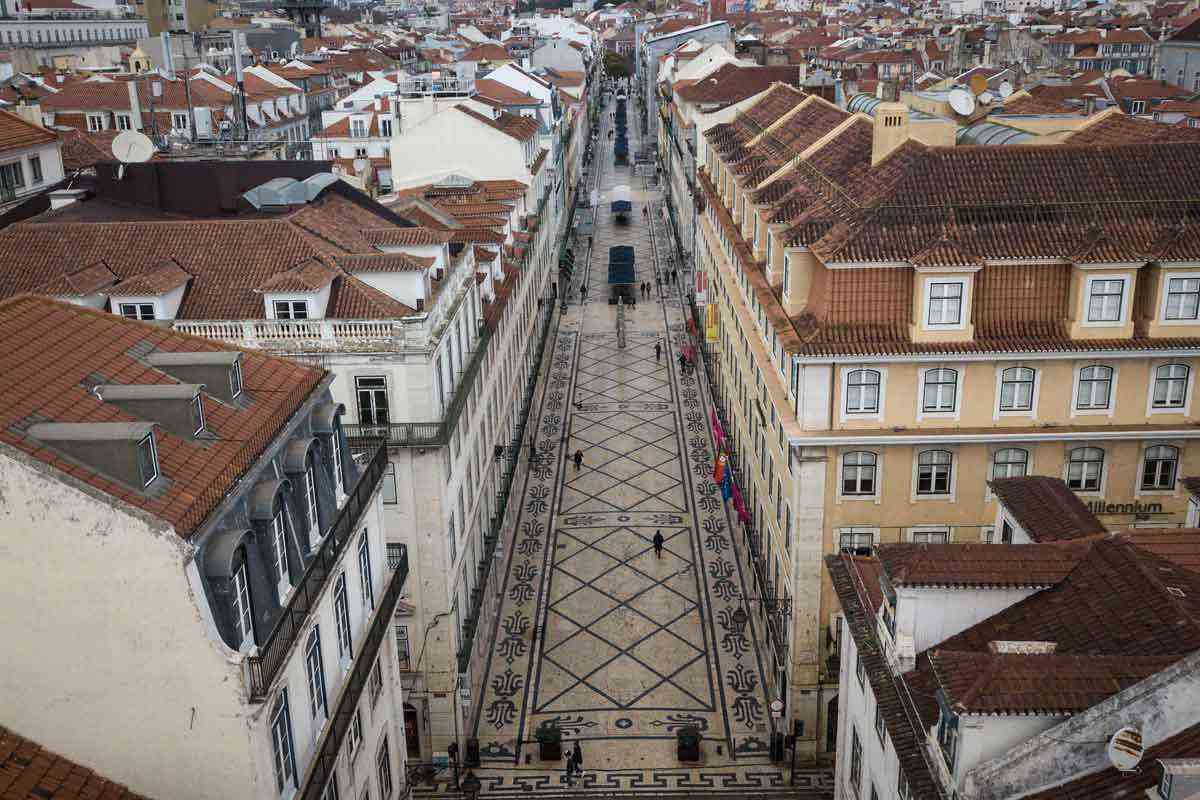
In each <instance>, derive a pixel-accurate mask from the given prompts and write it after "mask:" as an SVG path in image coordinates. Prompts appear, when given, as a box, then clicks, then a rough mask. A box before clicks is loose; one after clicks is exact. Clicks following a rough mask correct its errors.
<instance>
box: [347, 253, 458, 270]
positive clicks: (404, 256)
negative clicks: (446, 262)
mask: <svg viewBox="0 0 1200 800" xmlns="http://www.w3.org/2000/svg"><path fill="white" fill-rule="evenodd" d="M334 260H335V262H336V263H337V265H338V266H339V267H341V268H342V269H344V270H346V272H424V271H425V270H427V269H429V268H430V267H432V266H433V264H434V262H436V261H437V259H436V258H434V257H433V256H430V257H428V258H420V257H418V256H414V255H409V254H408V253H377V254H370V255H347V256H337V257H336V258H335V259H334Z"/></svg>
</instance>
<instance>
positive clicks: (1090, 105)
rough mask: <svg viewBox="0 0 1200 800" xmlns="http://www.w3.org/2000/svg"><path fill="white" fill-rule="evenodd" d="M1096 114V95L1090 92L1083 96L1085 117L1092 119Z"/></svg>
mask: <svg viewBox="0 0 1200 800" xmlns="http://www.w3.org/2000/svg"><path fill="white" fill-rule="evenodd" d="M1095 113H1096V95H1094V94H1092V93H1091V92H1088V93H1087V94H1085V95H1084V96H1083V115H1084V116H1085V117H1090V116H1091V115H1092V114H1095Z"/></svg>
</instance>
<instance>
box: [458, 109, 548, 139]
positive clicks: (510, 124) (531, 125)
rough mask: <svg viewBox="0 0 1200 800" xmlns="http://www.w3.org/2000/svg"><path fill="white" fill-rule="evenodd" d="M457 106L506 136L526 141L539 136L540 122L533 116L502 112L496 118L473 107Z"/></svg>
mask: <svg viewBox="0 0 1200 800" xmlns="http://www.w3.org/2000/svg"><path fill="white" fill-rule="evenodd" d="M455 108H456V109H458V110H459V111H460V112H462V113H463V114H466V115H467V116H468V117H471V118H472V119H475V120H478V121H479V122H482V123H483V124H484V125H487V126H488V127H489V128H493V129H495V130H498V131H500V132H501V133H503V134H505V135H506V136H510V137H512V138H513V139H516V140H517V141H518V142H524V141H526V140H527V139H532V138H533V137H534V136H537V132H538V122H537V120H536V119H534V118H533V117H523V116H517V115H516V114H509V113H507V112H501V114H500V116H499V117H497V118H496V119H491V118H490V117H487V116H484V115H483V114H480V113H479V112H478V111H476V110H474V109H472V108H467V107H466V106H455Z"/></svg>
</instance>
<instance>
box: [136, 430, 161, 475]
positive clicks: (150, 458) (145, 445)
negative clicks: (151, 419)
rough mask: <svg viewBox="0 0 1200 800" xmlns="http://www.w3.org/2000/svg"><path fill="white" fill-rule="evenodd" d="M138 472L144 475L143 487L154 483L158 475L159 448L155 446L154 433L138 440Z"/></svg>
mask: <svg viewBox="0 0 1200 800" xmlns="http://www.w3.org/2000/svg"><path fill="white" fill-rule="evenodd" d="M137 463H138V472H139V473H141V476H142V487H143V488H145V487H147V486H149V485H150V484H152V483H154V479H155V478H157V477H158V448H157V447H155V446H154V434H153V433H149V434H147V435H146V437H145V438H144V439H142V440H141V441H140V442H138V446H137Z"/></svg>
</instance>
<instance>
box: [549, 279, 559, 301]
mask: <svg viewBox="0 0 1200 800" xmlns="http://www.w3.org/2000/svg"><path fill="white" fill-rule="evenodd" d="M555 297H558V284H557V283H556V282H554V281H551V282H550V299H552V300H553V299H554V298H555Z"/></svg>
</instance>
